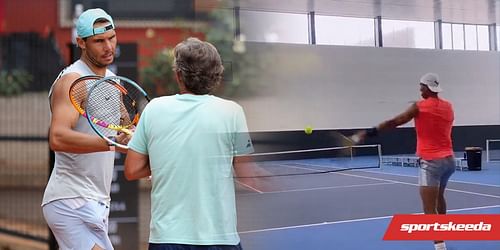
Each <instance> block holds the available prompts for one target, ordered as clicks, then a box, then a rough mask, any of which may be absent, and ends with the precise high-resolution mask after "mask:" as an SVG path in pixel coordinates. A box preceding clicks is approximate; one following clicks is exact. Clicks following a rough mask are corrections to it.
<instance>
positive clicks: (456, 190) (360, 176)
mask: <svg viewBox="0 0 500 250" xmlns="http://www.w3.org/2000/svg"><path fill="white" fill-rule="evenodd" d="M307 165H308V166H312V167H314V166H318V165H315V164H307ZM333 174H338V175H345V176H351V177H358V178H364V179H370V180H377V181H387V182H392V183H398V184H404V185H410V186H417V187H418V186H420V185H418V183H417V184H415V183H411V182H404V181H394V180H388V179H384V178H376V177H368V176H362V175H355V174H346V173H340V172H333ZM446 190H447V191H453V192H458V193H465V194H473V195H478V196H485V197H490V198H497V199H500V196H498V195H491V194H483V193H477V192H470V191H464V190H458V189H453V188H446Z"/></svg>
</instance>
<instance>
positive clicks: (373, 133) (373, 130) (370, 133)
mask: <svg viewBox="0 0 500 250" xmlns="http://www.w3.org/2000/svg"><path fill="white" fill-rule="evenodd" d="M366 135H367V136H369V137H374V136H377V135H378V129H377V127H373V128H371V129H368V130H367V131H366Z"/></svg>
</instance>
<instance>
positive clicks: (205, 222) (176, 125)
mask: <svg viewBox="0 0 500 250" xmlns="http://www.w3.org/2000/svg"><path fill="white" fill-rule="evenodd" d="M246 131H247V127H246V121H245V118H244V113H243V110H242V108H241V107H240V106H239V105H237V104H236V103H234V102H231V101H227V100H224V99H221V98H218V97H215V96H212V95H192V94H183V95H175V96H167V97H161V98H157V99H154V100H153V101H152V102H151V103H150V104H149V105H148V106H147V108H146V110H145V111H144V113H143V115H142V117H141V121H140V123H139V125H138V128H137V132H138V133H136V134H134V140H132V143H131V144H130V147H131V148H132V149H133V150H135V151H138V152H140V153H144V154H148V155H149V159H150V166H151V173H152V176H153V179H152V183H153V189H152V197H151V198H152V199H151V200H152V218H151V235H150V242H151V243H155V242H157V243H162V242H169V243H182V244H194V245H209V244H231V245H235V244H238V243H239V237H238V234H237V231H236V209H235V192H234V184H233V179H232V159H233V155H234V154H235V153H246V152H244V150H245V147H244V146H243V147H240V148H237V145H236V144H237V143H238V142H237V136H236V135H237V133H236V132H246ZM236 151H239V152H236Z"/></svg>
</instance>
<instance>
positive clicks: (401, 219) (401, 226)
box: [384, 214, 500, 240]
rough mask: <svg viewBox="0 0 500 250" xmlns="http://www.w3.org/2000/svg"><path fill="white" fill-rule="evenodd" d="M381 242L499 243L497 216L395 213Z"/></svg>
mask: <svg viewBox="0 0 500 250" xmlns="http://www.w3.org/2000/svg"><path fill="white" fill-rule="evenodd" d="M384 240H500V214H447V215H435V214H419V215H413V214H411V215H410V214H398V215H394V217H393V218H392V220H391V223H390V224H389V227H388V228H387V231H386V232H385V235H384Z"/></svg>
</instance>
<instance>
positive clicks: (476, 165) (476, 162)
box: [465, 147, 483, 171]
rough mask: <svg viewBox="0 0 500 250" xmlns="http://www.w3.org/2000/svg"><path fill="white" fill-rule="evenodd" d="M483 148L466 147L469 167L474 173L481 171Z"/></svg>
mask: <svg viewBox="0 0 500 250" xmlns="http://www.w3.org/2000/svg"><path fill="white" fill-rule="evenodd" d="M482 150H483V149H482V148H480V147H466V148H465V157H466V158H467V167H468V168H469V170H472V171H479V170H481V155H482Z"/></svg>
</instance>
